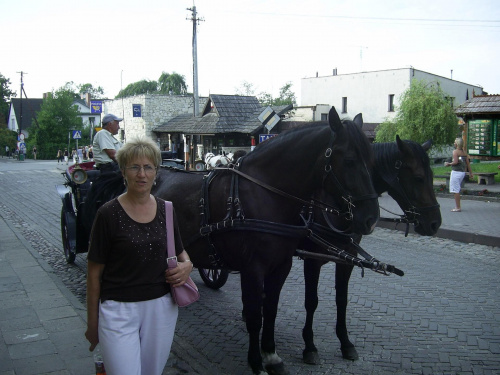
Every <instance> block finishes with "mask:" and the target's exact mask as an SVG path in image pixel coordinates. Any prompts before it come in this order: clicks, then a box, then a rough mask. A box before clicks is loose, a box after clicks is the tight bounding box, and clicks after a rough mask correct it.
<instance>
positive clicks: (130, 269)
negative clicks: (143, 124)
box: [85, 139, 193, 375]
mask: <svg viewBox="0 0 500 375" xmlns="http://www.w3.org/2000/svg"><path fill="white" fill-rule="evenodd" d="M117 161H118V165H119V166H120V170H121V172H122V174H123V178H124V183H125V185H126V187H127V189H126V192H125V193H124V194H122V195H120V196H119V197H118V198H115V199H113V200H111V201H109V202H107V203H106V204H104V205H103V206H102V207H101V208H100V209H99V210H98V212H97V214H96V218H95V220H94V224H93V227H92V232H91V237H90V245H89V253H88V271H87V272H88V273H87V331H86V333H85V336H86V337H87V340H88V341H89V342H90V350H91V351H93V350H94V348H95V347H96V345H97V343H100V344H101V345H100V347H101V351H102V354H103V357H104V364H105V367H106V371H107V374H108V375H114V374H116V375H127V374H134V375H136V374H137V375H138V374H145V375H150V374H158V375H160V374H161V373H162V371H163V369H164V367H165V364H166V362H167V359H168V355H169V353H170V347H171V345H172V340H173V335H174V330H175V324H176V322H177V312H178V311H177V305H176V304H175V303H174V302H173V300H172V298H171V295H170V293H169V291H170V288H172V287H174V288H175V287H178V286H181V285H183V284H184V283H185V282H186V280H187V279H188V277H189V274H190V272H191V270H192V269H193V264H192V263H191V261H190V260H189V256H188V254H187V253H186V251H185V250H184V248H183V245H182V241H181V237H180V234H179V227H178V225H177V220H176V217H175V212H174V227H175V229H174V232H175V234H174V237H175V246H176V253H177V257H178V266H177V267H176V268H174V269H172V270H167V262H166V258H167V256H166V247H167V238H166V229H165V203H164V201H163V200H161V199H159V198H156V197H154V196H152V195H151V188H152V186H153V184H154V183H155V178H156V174H157V170H158V166H159V165H160V163H161V156H160V150H159V149H158V146H157V145H156V144H155V143H154V142H153V141H151V140H148V139H138V140H133V141H130V142H128V143H127V144H126V145H125V146H123V147H122V148H121V149H120V150H119V151H118V153H117ZM169 235H170V233H169ZM165 281H166V282H165Z"/></svg>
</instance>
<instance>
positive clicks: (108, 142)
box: [93, 113, 123, 172]
mask: <svg viewBox="0 0 500 375" xmlns="http://www.w3.org/2000/svg"><path fill="white" fill-rule="evenodd" d="M120 121H123V119H122V118H119V117H116V116H115V115H113V114H111V113H109V114H107V115H105V116H104V117H103V119H102V130H101V131H99V132H97V134H96V135H95V137H94V143H93V146H94V147H93V148H94V161H95V164H96V168H97V169H99V170H100V171H101V172H113V171H116V172H117V171H119V168H118V163H117V162H116V152H117V151H118V150H119V149H120V147H121V146H122V144H121V142H120V141H119V140H118V139H116V138H115V137H113V136H114V135H116V134H118V130H119V129H120Z"/></svg>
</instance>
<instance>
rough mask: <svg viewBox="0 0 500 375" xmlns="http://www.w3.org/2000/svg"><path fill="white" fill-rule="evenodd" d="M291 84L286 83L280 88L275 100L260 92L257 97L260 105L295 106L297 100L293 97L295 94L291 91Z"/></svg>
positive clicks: (269, 95)
mask: <svg viewBox="0 0 500 375" xmlns="http://www.w3.org/2000/svg"><path fill="white" fill-rule="evenodd" d="M292 86H293V85H292V83H291V82H287V83H285V85H283V86H282V87H281V88H280V91H279V96H278V97H277V98H273V97H272V95H271V94H269V93H267V92H261V93H260V94H259V96H258V99H259V102H260V103H261V104H262V105H273V106H278V105H289V104H292V105H297V98H296V97H295V93H294V92H293V91H292Z"/></svg>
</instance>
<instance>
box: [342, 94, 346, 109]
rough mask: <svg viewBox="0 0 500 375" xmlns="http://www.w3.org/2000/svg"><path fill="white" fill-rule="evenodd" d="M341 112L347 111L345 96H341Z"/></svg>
mask: <svg viewBox="0 0 500 375" xmlns="http://www.w3.org/2000/svg"><path fill="white" fill-rule="evenodd" d="M342 113H347V97H346V96H344V97H342Z"/></svg>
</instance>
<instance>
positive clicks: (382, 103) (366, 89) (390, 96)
mask: <svg viewBox="0 0 500 375" xmlns="http://www.w3.org/2000/svg"><path fill="white" fill-rule="evenodd" d="M413 79H417V80H420V81H424V82H429V83H438V84H439V85H440V86H441V88H442V90H443V91H444V92H445V93H446V94H447V96H448V98H449V99H450V102H451V104H452V105H453V107H457V106H458V105H460V104H462V103H464V102H465V101H466V100H468V99H469V98H472V93H473V92H474V93H475V94H476V95H482V94H483V88H482V87H481V86H477V85H471V84H467V83H463V82H459V81H455V80H453V79H449V78H445V77H441V76H438V75H435V74H431V73H427V72H424V71H421V70H418V69H415V68H402V69H389V70H379V71H374V72H361V73H351V74H337V70H336V69H334V71H333V74H332V75H331V76H324V77H312V78H303V79H302V80H301V100H302V103H301V106H300V107H299V108H301V107H311V108H315V110H316V109H317V108H316V107H318V108H319V106H317V104H318V103H323V104H327V105H328V106H335V108H336V109H337V112H338V113H339V116H340V118H350V119H352V118H354V116H356V115H357V114H358V113H362V114H363V120H364V122H365V123H371V124H376V125H378V124H380V123H382V122H383V121H384V120H385V119H386V118H389V119H390V118H393V117H394V116H395V109H397V106H398V105H399V99H400V96H401V94H402V93H403V92H404V91H406V90H407V89H408V88H409V87H410V84H411V81H412V80H413ZM321 108H323V106H321ZM321 110H323V109H321ZM326 113H328V111H327V110H326ZM318 116H319V117H318ZM315 117H316V120H320V119H321V113H315Z"/></svg>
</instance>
